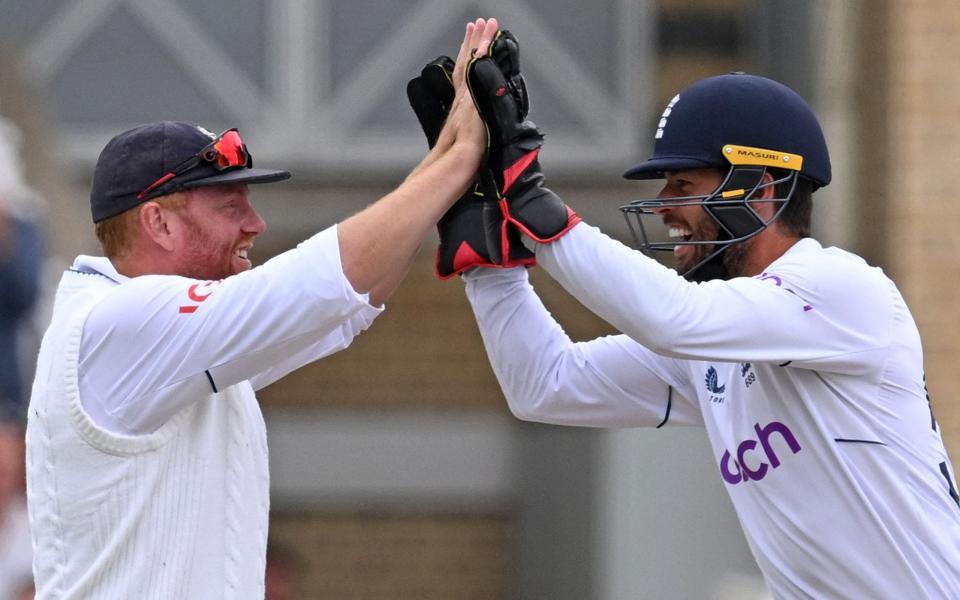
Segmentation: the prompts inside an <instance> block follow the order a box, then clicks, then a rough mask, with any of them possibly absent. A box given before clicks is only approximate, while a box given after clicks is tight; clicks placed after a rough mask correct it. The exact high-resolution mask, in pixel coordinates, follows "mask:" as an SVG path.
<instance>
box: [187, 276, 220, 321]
mask: <svg viewBox="0 0 960 600" xmlns="http://www.w3.org/2000/svg"><path fill="white" fill-rule="evenodd" d="M217 285H220V282H219V281H202V282H200V283H195V284H193V285H191V286H190V287H188V288H187V298H188V300H189V302H188V303H187V304H181V305H180V312H181V313H182V314H190V313H193V312H196V311H197V309H198V308H200V303H201V302H203V301H204V300H206V299H207V298H209V297H210V294H212V293H213V288H214V286H217Z"/></svg>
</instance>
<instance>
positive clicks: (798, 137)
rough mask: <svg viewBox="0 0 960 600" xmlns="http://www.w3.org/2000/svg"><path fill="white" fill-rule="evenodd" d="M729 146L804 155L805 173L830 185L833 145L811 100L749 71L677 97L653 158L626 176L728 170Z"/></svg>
mask: <svg viewBox="0 0 960 600" xmlns="http://www.w3.org/2000/svg"><path fill="white" fill-rule="evenodd" d="M729 144H732V145H735V146H747V147H751V148H762V149H764V150H773V151H775V152H781V153H790V154H795V155H799V156H802V157H803V166H802V168H801V169H800V175H801V176H803V177H806V178H807V179H809V180H811V181H812V182H813V184H814V186H815V188H816V187H822V186H825V185H827V184H829V183H830V177H831V175H830V155H829V153H828V152H827V143H826V141H825V140H824V137H823V131H822V130H821V129H820V123H818V122H817V117H816V116H815V115H814V114H813V111H812V110H811V109H810V107H809V106H808V105H807V103H806V102H805V101H804V100H803V98H801V97H800V95H799V94H797V93H796V92H794V91H793V90H791V89H790V88H788V87H787V86H785V85H783V84H782V83H778V82H776V81H773V80H772V79H767V78H766V77H759V76H756V75H748V74H745V73H730V74H728V75H718V76H716V77H708V78H706V79H701V80H700V81H698V82H696V83H694V84H693V85H691V86H690V87H688V88H686V89H685V90H683V91H681V92H680V93H679V94H677V95H676V96H674V97H673V99H672V100H671V101H670V103H669V104H668V105H667V108H666V109H665V110H664V111H663V114H662V115H661V117H660V121H659V122H658V123H657V131H656V134H655V142H654V146H653V156H651V157H650V159H649V160H647V161H646V162H643V163H640V164H639V165H637V166H635V167H632V168H630V169H628V170H627V172H626V173H624V174H623V176H624V177H626V178H627V179H658V178H662V177H663V176H664V175H663V174H664V172H665V171H679V170H683V169H699V168H704V167H718V168H727V167H729V166H730V163H729V162H728V161H727V160H726V158H724V154H723V147H724V146H726V145H729Z"/></svg>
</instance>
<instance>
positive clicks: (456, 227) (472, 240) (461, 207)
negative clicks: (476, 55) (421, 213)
mask: <svg viewBox="0 0 960 600" xmlns="http://www.w3.org/2000/svg"><path fill="white" fill-rule="evenodd" d="M453 67H454V62H453V60H452V59H451V58H449V57H447V56H441V57H439V58H437V59H435V60H433V61H431V62H429V63H427V65H426V66H425V67H424V68H423V70H422V71H421V72H420V76H419V77H416V78H414V79H412V80H410V82H409V83H407V98H408V100H409V101H410V106H411V107H413V111H414V112H415V113H416V115H417V119H418V120H419V121H420V126H421V127H422V128H423V133H424V135H426V137H427V144H428V145H429V146H430V147H431V148H432V147H433V146H434V144H436V142H437V138H438V137H439V135H440V130H441V129H442V128H443V123H444V121H445V120H446V118H447V113H448V112H449V111H450V106H451V104H452V103H453V98H454V89H453V79H452V73H453ZM496 198H497V196H496V192H495V191H494V190H490V189H486V187H485V186H482V185H480V183H479V182H478V183H477V184H475V185H473V186H471V188H470V189H468V190H467V192H466V193H464V195H463V196H461V197H460V199H459V200H457V201H456V202H455V203H454V205H453V206H452V207H450V210H448V211H447V213H446V214H445V215H444V216H443V217H442V218H441V219H440V222H439V223H437V231H438V232H439V234H440V244H439V246H438V247H437V259H436V273H437V276H438V277H439V278H440V279H449V278H451V277H453V276H454V275H457V274H459V273H462V272H463V271H465V270H467V269H469V268H470V267H500V266H508V267H512V266H518V265H532V264H535V263H536V259H535V258H534V255H533V253H532V252H530V251H529V250H527V249H526V248H525V247H524V246H523V243H522V242H521V241H520V235H519V233H517V231H516V230H515V229H513V228H511V227H508V226H507V223H506V221H505V220H504V218H503V214H502V212H501V210H500V208H499V205H498V204H497V202H496Z"/></svg>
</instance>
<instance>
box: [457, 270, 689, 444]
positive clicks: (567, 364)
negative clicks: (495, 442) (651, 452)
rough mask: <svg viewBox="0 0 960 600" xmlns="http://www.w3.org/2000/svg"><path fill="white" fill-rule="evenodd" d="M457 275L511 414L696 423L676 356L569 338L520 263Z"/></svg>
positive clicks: (610, 340)
mask: <svg viewBox="0 0 960 600" xmlns="http://www.w3.org/2000/svg"><path fill="white" fill-rule="evenodd" d="M465 279H466V280H467V297H468V298H469V300H470V305H471V306H472V307H473V311H474V314H475V315H476V318H477V323H478V325H479V327H480V334H481V336H482V338H483V343H484V346H485V347H486V350H487V355H488V356H489V358H490V363H491V365H492V367H493V371H494V373H495V374H496V376H497V380H498V381H499V383H500V386H501V388H502V389H503V393H504V396H505V397H506V399H507V403H508V405H509V407H510V410H511V412H513V414H514V415H516V416H517V417H518V418H520V419H524V420H528V421H539V422H543V423H554V424H558V425H582V426H592V427H639V426H648V427H656V426H660V425H663V424H667V423H669V424H671V425H697V424H702V417H701V415H700V411H699V409H698V408H697V406H696V404H695V403H693V402H691V401H689V400H688V398H695V397H696V396H695V395H694V394H693V393H691V391H686V393H685V391H684V390H685V386H686V385H687V384H685V383H684V381H685V378H684V376H683V370H682V368H681V366H680V365H679V363H678V362H677V361H675V360H673V359H669V358H665V357H662V356H657V355H655V354H653V353H652V352H650V351H649V350H647V349H646V348H643V347H642V346H640V345H639V344H637V343H636V342H635V341H633V340H631V339H630V338H628V337H627V336H624V335H616V336H608V337H602V338H598V339H595V340H592V341H589V342H573V341H571V340H570V338H569V337H568V336H567V334H566V333H565V332H564V331H563V329H562V328H561V327H560V325H559V324H558V323H557V322H556V320H554V318H553V317H552V316H551V315H550V313H549V312H548V311H547V309H546V308H545V307H544V306H543V304H542V302H541V301H540V299H539V298H538V297H537V295H536V294H535V293H534V291H533V288H532V287H531V286H530V284H529V282H528V280H527V272H526V269H504V270H500V269H474V270H473V271H472V272H470V273H468V274H467V275H466V276H465Z"/></svg>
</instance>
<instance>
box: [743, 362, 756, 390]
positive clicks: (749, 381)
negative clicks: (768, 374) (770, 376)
mask: <svg viewBox="0 0 960 600" xmlns="http://www.w3.org/2000/svg"><path fill="white" fill-rule="evenodd" d="M740 377H743V384H744V385H745V386H747V387H750V386H751V385H753V383H754V382H755V381H756V380H757V374H756V373H754V372H753V365H751V364H750V363H748V362H747V363H740Z"/></svg>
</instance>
